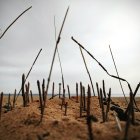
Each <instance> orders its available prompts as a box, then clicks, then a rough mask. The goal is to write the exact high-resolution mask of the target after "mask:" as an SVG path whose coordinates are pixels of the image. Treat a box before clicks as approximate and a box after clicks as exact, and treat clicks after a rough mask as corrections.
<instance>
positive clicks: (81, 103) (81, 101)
mask: <svg viewBox="0 0 140 140" xmlns="http://www.w3.org/2000/svg"><path fill="white" fill-rule="evenodd" d="M82 110H83V86H82V82H80V117H82Z"/></svg>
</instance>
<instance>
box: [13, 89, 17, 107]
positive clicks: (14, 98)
mask: <svg viewBox="0 0 140 140" xmlns="http://www.w3.org/2000/svg"><path fill="white" fill-rule="evenodd" d="M16 92H17V91H16V89H15V91H14V97H13V108H15V100H16Z"/></svg>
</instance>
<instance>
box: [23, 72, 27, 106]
mask: <svg viewBox="0 0 140 140" xmlns="http://www.w3.org/2000/svg"><path fill="white" fill-rule="evenodd" d="M24 81H25V75H24V74H23V75H22V98H23V107H25V106H26V101H25V92H24V84H25V82H24Z"/></svg>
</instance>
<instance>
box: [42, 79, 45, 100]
mask: <svg viewBox="0 0 140 140" xmlns="http://www.w3.org/2000/svg"><path fill="white" fill-rule="evenodd" d="M42 99H43V101H44V100H45V79H43V82H42Z"/></svg>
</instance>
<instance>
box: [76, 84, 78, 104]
mask: <svg viewBox="0 0 140 140" xmlns="http://www.w3.org/2000/svg"><path fill="white" fill-rule="evenodd" d="M76 102H77V103H78V83H76Z"/></svg>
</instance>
